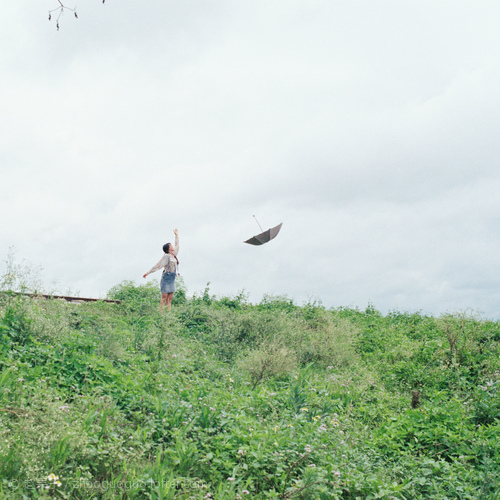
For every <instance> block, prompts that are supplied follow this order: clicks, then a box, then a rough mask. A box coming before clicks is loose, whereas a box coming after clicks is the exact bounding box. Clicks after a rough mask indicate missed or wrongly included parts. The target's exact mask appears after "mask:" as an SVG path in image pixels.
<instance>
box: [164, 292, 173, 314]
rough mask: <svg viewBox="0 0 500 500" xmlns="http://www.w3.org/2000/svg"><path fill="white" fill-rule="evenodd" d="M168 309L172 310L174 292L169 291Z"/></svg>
mask: <svg viewBox="0 0 500 500" xmlns="http://www.w3.org/2000/svg"><path fill="white" fill-rule="evenodd" d="M166 295H167V309H168V310H169V311H170V307H171V306H172V299H173V298H174V294H173V293H167V294H166Z"/></svg>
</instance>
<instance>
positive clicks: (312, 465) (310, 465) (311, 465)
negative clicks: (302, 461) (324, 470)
mask: <svg viewBox="0 0 500 500" xmlns="http://www.w3.org/2000/svg"><path fill="white" fill-rule="evenodd" d="M308 467H316V465H314V464H309V465H308Z"/></svg>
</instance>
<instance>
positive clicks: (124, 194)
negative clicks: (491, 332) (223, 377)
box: [0, 0, 500, 319]
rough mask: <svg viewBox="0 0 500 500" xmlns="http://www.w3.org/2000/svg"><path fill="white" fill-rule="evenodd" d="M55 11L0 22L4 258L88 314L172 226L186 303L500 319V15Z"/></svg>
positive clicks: (280, 6)
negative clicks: (243, 298) (222, 298)
mask: <svg viewBox="0 0 500 500" xmlns="http://www.w3.org/2000/svg"><path fill="white" fill-rule="evenodd" d="M66 2H67V4H66V5H68V7H74V6H75V3H74V2H73V0H66ZM72 2H73V3H72ZM57 6H58V2H57V0H38V1H37V2H33V1H31V0H30V1H28V0H5V1H4V2H3V5H2V16H1V17H0V185H1V197H0V213H1V228H0V229H1V230H0V253H1V255H0V256H1V257H3V258H2V260H5V258H6V256H7V254H8V249H9V247H15V248H16V249H17V252H18V254H17V255H18V258H19V259H26V260H27V261H29V262H32V263H34V264H35V265H40V266H42V267H43V268H44V271H43V278H44V280H45V281H46V282H47V283H51V282H54V281H56V282H57V283H58V284H59V285H58V286H59V290H58V291H59V292H62V293H64V292H66V291H67V290H68V289H71V290H73V291H78V292H79V293H80V295H82V296H90V297H101V298H102V297H105V295H106V293H107V292H108V290H109V289H110V288H111V287H112V286H114V285H116V284H118V283H120V282H122V281H123V280H133V281H135V282H137V283H144V282H146V281H151V280H156V279H158V278H159V277H160V273H156V274H154V275H152V276H150V277H148V278H147V280H144V279H143V278H142V274H143V273H144V272H146V271H148V270H149V269H150V268H151V267H152V266H153V265H154V264H155V263H156V262H157V261H158V260H159V258H160V257H161V255H162V246H163V244H164V243H166V242H167V241H173V229H174V228H175V227H177V228H178V229H179V233H180V241H181V247H180V253H179V259H180V261H181V266H180V271H181V274H182V276H183V278H184V281H185V284H186V286H187V289H188V293H189V294H193V293H201V292H202V291H203V289H204V288H205V286H206V284H207V283H208V282H210V290H211V292H212V293H214V294H217V295H227V296H231V295H236V294H237V293H239V292H241V291H242V290H244V291H245V292H246V293H248V294H249V299H250V300H251V301H252V302H259V301H260V300H261V299H262V297H263V295H264V294H274V295H286V296H288V297H289V298H292V299H293V300H294V301H296V303H298V304H302V303H303V302H305V301H308V300H310V299H312V298H313V299H316V300H320V301H321V302H322V303H323V305H325V306H326V307H340V306H351V307H359V308H362V309H364V308H365V307H366V306H367V305H368V304H369V303H371V304H373V305H374V307H375V308H377V309H379V310H381V311H382V312H384V313H385V312H387V311H390V310H400V311H402V310H404V311H422V312H424V313H427V314H441V313H448V312H456V311H463V310H465V309H468V308H470V309H473V310H476V311H480V312H482V313H483V315H485V316H486V317H488V318H494V319H497V318H499V317H500V251H499V250H500V195H499V192H500V168H499V166H500V162H499V159H500V141H499V139H498V137H499V130H500V113H499V110H500V63H499V54H500V30H499V29H498V26H499V25H498V20H499V18H500V3H499V2H498V1H493V0H491V1H474V2H471V1H470V0H467V1H463V0H448V1H437V2H436V1H435V0H432V1H431V0H419V1H413V2H409V1H401V0H392V1H389V0H380V1H378V0H359V1H356V0H353V1H351V0H349V1H346V0H342V1H340V0H206V1H205V0H204V1H200V0H198V1H193V0H143V1H138V0H134V1H132V0H120V1H117V0H107V1H106V3H105V4H104V5H103V4H102V2H101V1H100V0H82V1H80V2H78V4H77V5H76V6H77V8H78V9H77V12H78V19H75V18H74V16H73V14H72V13H71V12H69V11H67V12H66V13H64V15H63V16H62V17H61V19H60V20H59V24H60V30H59V31H57V30H56V24H55V22H56V18H57V15H58V13H57V12H54V13H52V20H51V21H50V22H49V21H48V19H47V18H48V11H49V10H51V9H54V8H57ZM253 215H255V216H256V217H257V219H258V221H259V222H260V224H261V226H262V227H263V228H264V229H266V228H268V227H271V226H274V225H277V224H278V223H280V222H283V228H282V230H281V233H280V234H279V236H278V237H277V238H276V239H275V240H273V241H271V242H270V243H268V244H267V245H263V246H260V247H255V246H250V245H246V244H244V243H243V240H245V239H247V238H249V237H251V236H253V235H254V234H256V233H258V232H260V229H259V227H258V225H257V223H256V221H255V219H254V218H253Z"/></svg>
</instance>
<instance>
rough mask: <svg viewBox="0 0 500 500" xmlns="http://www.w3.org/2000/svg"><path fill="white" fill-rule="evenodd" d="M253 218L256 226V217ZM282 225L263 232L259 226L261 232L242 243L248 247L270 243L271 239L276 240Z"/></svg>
mask: <svg viewBox="0 0 500 500" xmlns="http://www.w3.org/2000/svg"><path fill="white" fill-rule="evenodd" d="M254 218H255V221H256V222H257V224H259V221H258V220H257V217H255V215H254ZM282 225H283V223H281V224H278V225H277V226H275V227H271V228H269V229H268V230H267V231H264V230H263V229H262V227H261V225H260V224H259V227H260V230H261V231H262V232H261V233H259V234H256V235H255V236H252V237H251V238H250V239H249V240H246V241H244V243H249V244H250V245H263V244H264V243H267V242H268V241H271V240H272V239H273V238H276V236H278V233H279V232H280V229H281V226H282Z"/></svg>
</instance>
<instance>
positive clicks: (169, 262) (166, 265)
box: [143, 229, 179, 311]
mask: <svg viewBox="0 0 500 500" xmlns="http://www.w3.org/2000/svg"><path fill="white" fill-rule="evenodd" d="M174 234H175V245H172V243H166V244H165V245H163V251H164V252H165V254H164V255H163V257H162V258H161V259H160V261H159V262H158V264H156V266H154V267H152V268H151V269H150V270H149V271H148V272H147V273H146V274H144V276H143V278H145V277H146V276H147V275H148V274H151V273H154V272H155V271H158V269H161V268H162V267H163V273H162V275H161V281H160V288H161V300H160V309H161V310H162V311H163V310H164V308H165V306H167V309H168V310H169V311H170V307H171V305H172V298H173V296H174V292H175V277H176V275H177V267H178V266H179V259H178V258H177V254H178V253H179V231H177V229H174Z"/></svg>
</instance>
